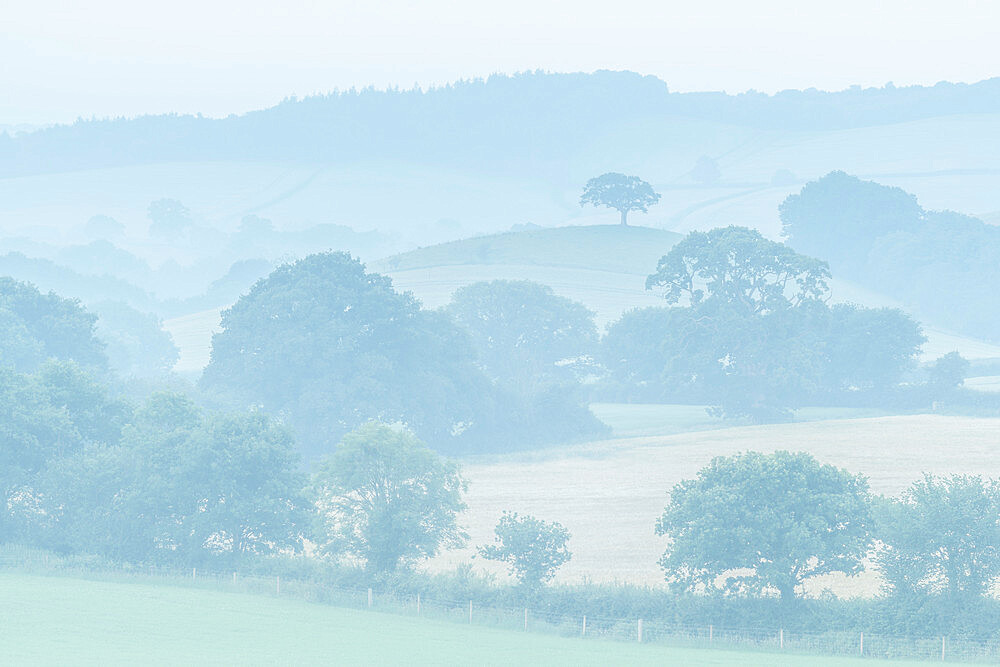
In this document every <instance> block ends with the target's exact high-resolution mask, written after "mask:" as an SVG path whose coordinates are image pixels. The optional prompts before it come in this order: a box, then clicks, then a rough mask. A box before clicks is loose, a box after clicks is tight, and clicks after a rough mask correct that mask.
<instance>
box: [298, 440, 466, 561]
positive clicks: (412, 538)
mask: <svg viewBox="0 0 1000 667" xmlns="http://www.w3.org/2000/svg"><path fill="white" fill-rule="evenodd" d="M312 484H313V494H314V496H315V500H316V505H317V509H318V511H319V518H320V523H321V526H322V528H321V533H322V536H323V539H324V543H323V548H324V550H325V551H326V553H328V554H333V555H348V556H352V557H355V558H358V559H360V560H362V561H363V562H364V563H365V568H366V570H367V571H368V572H369V573H371V574H382V573H387V572H391V571H393V570H395V569H396V568H398V567H400V566H405V565H411V564H413V563H414V562H416V561H418V560H422V559H425V558H430V557H431V556H434V555H435V554H437V553H438V552H439V551H440V550H441V549H443V548H449V547H455V546H460V545H461V544H462V543H464V541H465V540H466V539H467V538H468V536H467V535H466V534H465V532H464V531H463V530H462V529H461V528H460V527H459V526H458V524H457V523H456V517H457V514H458V513H459V512H461V511H462V510H463V509H465V503H463V502H462V497H461V494H462V492H463V491H464V490H465V482H464V481H463V480H462V477H461V475H460V474H459V469H458V465H457V464H455V463H453V462H451V461H448V460H446V459H442V458H441V457H440V456H438V455H437V454H435V453H434V452H433V451H431V450H430V449H429V448H428V447H427V445H425V444H424V443H423V442H421V441H420V440H418V439H417V438H416V437H415V436H414V435H413V434H412V433H409V432H407V431H404V430H400V429H398V428H393V427H391V426H388V425H386V424H380V423H377V422H369V423H367V424H364V425H362V426H361V427H360V428H358V429H357V430H355V431H352V432H351V433H348V434H347V435H345V436H344V438H343V440H342V441H341V442H340V444H339V445H338V446H337V449H336V451H334V453H333V454H332V455H331V456H330V457H328V458H327V459H326V460H325V461H324V463H323V466H322V467H321V468H320V470H319V472H318V473H317V474H316V476H315V477H314V478H313V483H312Z"/></svg>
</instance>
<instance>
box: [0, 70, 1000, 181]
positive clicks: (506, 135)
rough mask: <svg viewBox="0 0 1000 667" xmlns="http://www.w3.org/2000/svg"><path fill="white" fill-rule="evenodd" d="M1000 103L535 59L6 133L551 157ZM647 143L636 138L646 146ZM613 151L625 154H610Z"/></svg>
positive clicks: (379, 153) (131, 159) (931, 91)
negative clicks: (640, 135)
mask: <svg viewBox="0 0 1000 667" xmlns="http://www.w3.org/2000/svg"><path fill="white" fill-rule="evenodd" d="M996 111H1000V79H998V78H995V79H989V80H986V81H982V82H979V83H975V84H963V83H947V82H941V83H938V84H937V85H935V86H932V87H925V86H908V87H899V88H897V87H895V86H893V85H891V84H888V85H886V86H885V87H883V88H865V89H862V88H860V87H852V88H850V89H848V90H844V91H839V92H824V91H819V90H814V89H809V90H804V91H801V90H789V91H783V92H780V93H777V94H774V95H767V94H763V93H758V92H755V91H749V92H746V93H741V94H739V95H728V94H726V93H721V92H700V93H675V92H671V91H670V90H669V88H668V86H667V83H665V82H663V81H661V80H660V79H657V78H656V77H653V76H640V75H638V74H635V73H633V72H610V71H599V72H594V73H592V74H583V73H577V74H552V73H543V72H526V73H522V74H517V75H514V76H506V75H495V76H491V77H489V78H488V79H474V80H469V81H460V82H457V83H455V84H453V85H447V86H443V87H437V88H431V89H429V90H426V91H424V90H420V89H410V90H400V89H391V90H375V89H373V88H366V89H363V90H353V89H352V90H349V91H341V92H334V93H330V94H327V95H319V96H314V97H308V98H305V99H301V100H298V99H289V100H286V101H284V102H282V103H281V104H278V105H277V106H275V107H272V108H269V109H264V110H261V111H255V112H250V113H247V114H243V115H240V116H236V115H231V116H229V117H227V118H223V119H211V118H205V117H201V116H179V115H159V116H142V117H139V118H134V119H126V118H116V119H100V120H99V119H92V120H80V121H77V122H76V123H75V124H73V125H63V126H56V127H51V128H47V129H44V130H40V131H37V132H33V133H30V134H23V135H18V136H17V137H15V138H11V137H9V136H8V135H7V134H6V133H3V134H0V175H19V174H29V173H45V172H52V171H63V170H68V169H81V168H93V167H108V166H116V165H126V164H136V163H143V162H158V161H169V160H256V159H267V160H293V161H305V162H315V163H345V162H354V161H357V160H359V159H364V160H379V159H403V160H406V159H413V158H419V159H420V160H421V161H422V162H426V163H433V164H445V165H455V166H460V165H473V164H474V165H475V166H476V167H477V168H478V169H480V170H489V171H508V170H517V171H519V172H520V171H524V170H531V171H538V170H544V169H545V167H546V166H551V165H552V164H555V163H559V164H561V163H563V162H564V161H565V160H567V159H569V158H572V157H573V156H577V157H582V156H585V155H586V151H585V147H586V146H587V145H589V144H590V143H591V142H592V141H593V140H594V138H595V137H596V136H605V135H607V134H608V133H609V132H613V131H615V130H616V129H622V128H628V127H635V126H636V125H637V124H642V123H650V124H655V122H656V121H657V120H661V121H664V122H666V121H667V120H668V119H670V118H692V119H699V120H705V121H712V122H720V123H726V124H730V125H738V126H746V127H753V128H764V129H794V130H831V129H844V128H852V127H863V126H870V125H880V124H888V123H896V122H903V121H910V120H917V119H921V118H929V117H934V116H941V115H948V114H963V113H991V112H996ZM636 150H642V148H641V146H640V147H637V146H634V145H630V146H628V147H627V151H628V153H629V155H631V157H632V158H633V159H634V158H635V151H636ZM602 157H604V158H613V157H614V156H608V155H603V156H602Z"/></svg>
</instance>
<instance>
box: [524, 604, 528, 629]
mask: <svg viewBox="0 0 1000 667" xmlns="http://www.w3.org/2000/svg"><path fill="white" fill-rule="evenodd" d="M524 631H525V632H527V631H528V608H527V607H525V608H524Z"/></svg>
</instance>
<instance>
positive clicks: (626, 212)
mask: <svg viewBox="0 0 1000 667" xmlns="http://www.w3.org/2000/svg"><path fill="white" fill-rule="evenodd" d="M621 213H622V225H623V226H625V227H628V221H627V220H626V218H628V209H627V208H623V209H622V210H621Z"/></svg>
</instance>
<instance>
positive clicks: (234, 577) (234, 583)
mask: <svg viewBox="0 0 1000 667" xmlns="http://www.w3.org/2000/svg"><path fill="white" fill-rule="evenodd" d="M235 585H236V573H235V572H233V586H235Z"/></svg>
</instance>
